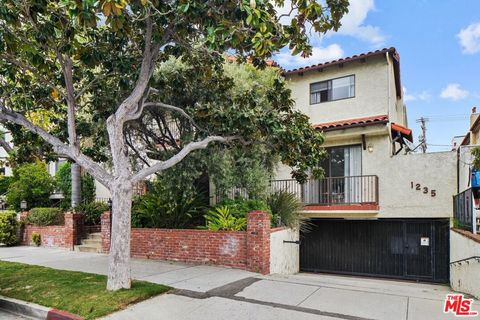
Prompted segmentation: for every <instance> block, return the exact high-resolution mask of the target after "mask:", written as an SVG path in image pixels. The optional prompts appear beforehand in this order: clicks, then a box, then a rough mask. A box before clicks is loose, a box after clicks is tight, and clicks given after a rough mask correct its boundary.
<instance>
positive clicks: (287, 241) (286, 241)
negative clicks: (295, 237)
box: [283, 240, 300, 244]
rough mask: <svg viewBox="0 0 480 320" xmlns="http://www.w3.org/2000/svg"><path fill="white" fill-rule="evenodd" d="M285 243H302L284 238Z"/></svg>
mask: <svg viewBox="0 0 480 320" xmlns="http://www.w3.org/2000/svg"><path fill="white" fill-rule="evenodd" d="M283 243H294V244H300V241H289V240H283Z"/></svg>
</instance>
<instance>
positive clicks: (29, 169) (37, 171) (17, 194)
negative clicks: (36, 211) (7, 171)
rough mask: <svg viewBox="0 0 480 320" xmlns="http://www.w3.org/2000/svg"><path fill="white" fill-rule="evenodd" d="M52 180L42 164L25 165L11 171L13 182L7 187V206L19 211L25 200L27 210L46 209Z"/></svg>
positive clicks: (45, 166) (49, 201)
mask: <svg viewBox="0 0 480 320" xmlns="http://www.w3.org/2000/svg"><path fill="white" fill-rule="evenodd" d="M53 189H54V179H53V178H52V176H50V174H49V173H48V170H47V165H46V164H45V163H44V162H36V163H26V164H23V165H20V166H18V167H17V168H15V169H14V170H13V182H12V183H11V184H10V186H9V187H8V191H7V204H8V205H9V206H11V207H13V208H14V209H15V210H17V211H20V209H21V208H20V203H21V202H22V201H23V200H25V201H26V202H27V205H28V207H29V208H34V207H48V206H50V204H51V200H50V194H51V193H52V191H53Z"/></svg>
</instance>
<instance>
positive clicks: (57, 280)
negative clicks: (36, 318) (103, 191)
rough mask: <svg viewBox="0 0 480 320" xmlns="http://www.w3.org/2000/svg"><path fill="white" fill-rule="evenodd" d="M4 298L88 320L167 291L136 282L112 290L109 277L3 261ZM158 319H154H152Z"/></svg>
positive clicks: (1, 290) (1, 284)
mask: <svg viewBox="0 0 480 320" xmlns="http://www.w3.org/2000/svg"><path fill="white" fill-rule="evenodd" d="M0 279H1V281H0V295H2V296H7V297H10V298H15V299H19V300H23V301H28V302H32V303H36V304H40V305H42V306H46V307H50V308H55V309H58V310H64V311H68V312H70V313H73V314H77V315H79V316H81V317H82V318H83V319H85V320H93V319H99V318H103V317H104V316H106V315H108V314H110V313H112V312H115V311H118V310H121V309H125V308H126V307H127V306H128V305H129V304H134V303H138V302H140V301H142V300H145V299H148V298H150V297H152V296H155V295H158V294H161V293H164V292H167V291H168V290H170V288H169V287H167V286H163V285H160V284H155V283H150V282H143V281H137V280H134V281H132V288H131V289H130V290H118V291H114V292H113V291H108V290H107V289H106V288H105V285H106V283H107V277H106V276H103V275H98V274H92V273H83V272H74V271H65V270H57V269H50V268H45V267H40V266H33V265H28V264H23V263H15V262H7V261H0ZM152 318H154V317H152Z"/></svg>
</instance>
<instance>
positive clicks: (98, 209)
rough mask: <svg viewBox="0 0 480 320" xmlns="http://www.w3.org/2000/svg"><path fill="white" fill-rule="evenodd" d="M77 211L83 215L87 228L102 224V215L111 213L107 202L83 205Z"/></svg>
mask: <svg viewBox="0 0 480 320" xmlns="http://www.w3.org/2000/svg"><path fill="white" fill-rule="evenodd" d="M76 210H77V211H78V212H81V213H83V215H84V220H83V222H84V224H85V225H87V226H95V225H99V224H100V222H101V221H100V220H101V216H102V213H104V212H105V211H109V210H110V207H109V205H108V204H107V203H105V202H100V201H93V202H89V203H82V204H81V205H79V206H78V207H77V208H76Z"/></svg>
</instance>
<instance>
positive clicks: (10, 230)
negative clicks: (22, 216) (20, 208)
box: [0, 210, 18, 246]
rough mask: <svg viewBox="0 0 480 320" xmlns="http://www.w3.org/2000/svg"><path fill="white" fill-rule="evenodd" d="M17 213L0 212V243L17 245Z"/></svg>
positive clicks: (9, 211) (10, 211)
mask: <svg viewBox="0 0 480 320" xmlns="http://www.w3.org/2000/svg"><path fill="white" fill-rule="evenodd" d="M17 231H18V221H17V213H16V212H15V211H12V210H5V211H0V243H1V244H4V245H7V246H11V245H14V244H16V243H17V241H18V239H17Z"/></svg>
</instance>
